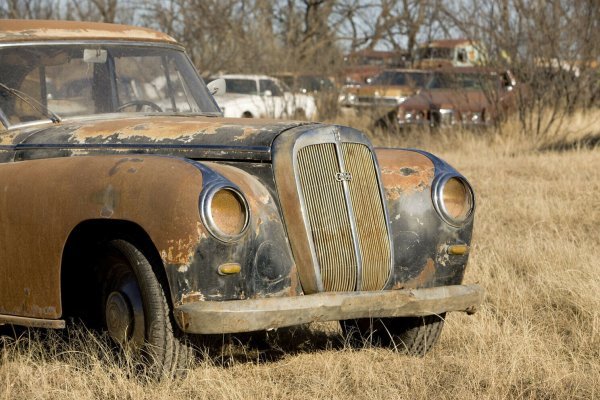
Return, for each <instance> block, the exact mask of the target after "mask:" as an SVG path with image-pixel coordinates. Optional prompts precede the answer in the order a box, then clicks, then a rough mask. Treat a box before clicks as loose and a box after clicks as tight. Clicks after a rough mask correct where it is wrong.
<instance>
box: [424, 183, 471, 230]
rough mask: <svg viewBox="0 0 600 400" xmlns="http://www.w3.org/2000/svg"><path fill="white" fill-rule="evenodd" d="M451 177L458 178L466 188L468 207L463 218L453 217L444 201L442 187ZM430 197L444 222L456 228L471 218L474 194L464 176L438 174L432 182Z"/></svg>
mask: <svg viewBox="0 0 600 400" xmlns="http://www.w3.org/2000/svg"><path fill="white" fill-rule="evenodd" d="M451 179H456V180H458V181H459V182H460V183H462V185H463V187H464V188H465V189H466V193H467V196H468V200H469V204H470V209H469V211H468V212H467V214H466V215H465V216H464V217H463V218H455V217H453V216H452V215H451V214H450V212H449V211H448V209H447V207H446V204H445V203H444V188H445V187H446V184H447V183H448V182H449V181H450V180H451ZM432 197H433V206H434V208H435V210H436V211H437V213H438V215H439V216H440V217H441V218H442V220H444V222H446V223H447V224H449V225H451V226H453V227H456V228H460V227H463V226H464V225H466V224H467V223H469V222H470V221H471V220H472V219H473V215H474V213H475V194H474V193H473V188H472V187H471V185H470V184H469V181H467V179H466V178H465V177H464V176H462V175H460V174H457V173H445V174H442V175H439V176H438V177H436V178H435V180H434V182H433V187H432Z"/></svg>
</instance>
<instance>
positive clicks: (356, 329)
mask: <svg viewBox="0 0 600 400" xmlns="http://www.w3.org/2000/svg"><path fill="white" fill-rule="evenodd" d="M444 317H445V314H440V315H427V316H425V317H404V318H373V319H369V318H363V319H351V320H345V321H340V325H341V328H342V332H343V333H344V336H345V337H346V338H347V341H348V343H349V344H350V345H351V346H354V347H362V346H365V345H369V344H371V345H376V346H386V347H391V348H394V349H396V350H398V351H400V352H402V353H405V354H409V355H412V356H417V357H423V356H425V354H427V352H428V351H429V350H430V349H431V348H432V347H433V345H434V344H435V343H436V342H437V340H438V339H439V337H440V335H441V333H442V328H443V327H444Z"/></svg>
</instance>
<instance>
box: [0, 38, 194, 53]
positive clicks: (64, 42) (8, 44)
mask: <svg viewBox="0 0 600 400" xmlns="http://www.w3.org/2000/svg"><path fill="white" fill-rule="evenodd" d="M88 44H89V45H99V44H101V45H107V46H115V45H121V46H122V45H127V46H139V47H162V48H168V49H174V50H178V51H181V52H183V53H185V48H184V47H183V46H181V45H180V44H176V43H165V42H152V41H148V42H144V41H141V40H135V41H134V40H125V39H123V40H102V39H90V40H36V41H21V42H19V41H18V40H16V41H14V42H2V43H0V49H1V48H4V47H26V46H65V45H73V46H81V45H88Z"/></svg>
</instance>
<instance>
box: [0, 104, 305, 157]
mask: <svg viewBox="0 0 600 400" xmlns="http://www.w3.org/2000/svg"><path fill="white" fill-rule="evenodd" d="M303 124H307V123H306V122H298V121H281V120H249V119H233V118H220V117H204V116H190V115H187V116H175V115H172V116H157V115H143V116H140V115H139V114H136V115H135V116H131V115H130V116H127V115H122V114H116V115H115V114H113V115H106V116H103V117H102V118H97V117H96V118H94V119H77V120H65V121H63V122H61V123H58V124H52V123H48V124H44V125H42V126H40V125H36V126H35V127H29V128H25V129H15V130H10V131H7V132H5V133H4V134H2V135H0V149H1V150H4V153H5V154H6V152H11V150H12V151H13V152H15V159H18V160H22V159H34V158H48V157H59V156H70V155H80V154H91V153H101V154H102V153H117V152H118V153H121V154H122V153H128V152H131V153H138V154H139V153H143V154H146V153H152V154H166V155H176V156H184V157H189V158H210V159H228V160H262V161H268V160H270V159H271V144H272V142H273V140H274V139H275V138H276V137H277V136H278V135H279V134H280V133H281V132H283V131H285V130H288V129H291V128H293V127H296V126H300V125H303Z"/></svg>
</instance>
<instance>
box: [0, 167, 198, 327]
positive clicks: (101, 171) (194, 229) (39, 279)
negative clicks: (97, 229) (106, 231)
mask: <svg viewBox="0 0 600 400" xmlns="http://www.w3.org/2000/svg"><path fill="white" fill-rule="evenodd" d="M0 182H2V186H1V189H2V190H1V191H0V209H3V210H10V213H7V214H5V215H1V216H0V251H1V253H2V258H0V275H1V276H10V277H11V279H4V280H0V304H2V307H1V308H0V314H11V315H20V316H23V317H33V318H49V319H55V318H59V317H60V316H61V312H62V310H61V299H60V269H61V259H62V252H63V249H64V245H65V243H66V240H67V238H68V236H69V234H70V233H71V232H72V230H73V229H74V228H75V227H76V226H77V225H78V224H79V223H80V222H82V221H85V220H90V219H105V220H127V221H131V222H134V223H136V224H138V225H139V226H140V227H142V229H144V230H145V231H146V232H147V233H148V235H149V236H150V238H151V239H152V241H153V243H154V245H155V246H156V248H157V250H158V251H159V253H160V255H161V257H162V259H163V262H164V263H165V264H169V265H175V266H176V265H185V264H186V263H189V262H190V260H191V258H192V257H193V255H194V250H195V246H196V244H197V243H198V242H199V241H200V240H201V238H202V237H203V236H204V237H205V236H206V231H205V229H204V227H203V226H202V224H201V222H200V221H201V220H200V215H199V210H198V199H199V195H200V191H201V189H202V175H201V173H200V171H199V170H198V169H196V168H195V167H194V166H193V165H191V164H189V163H186V162H185V161H182V160H178V159H173V158H166V157H153V156H135V157H131V156H130V157H126V156H92V157H69V158H56V159H48V160H34V161H23V162H16V163H7V164H0ZM81 268H85V266H84V265H82V266H81Z"/></svg>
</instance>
